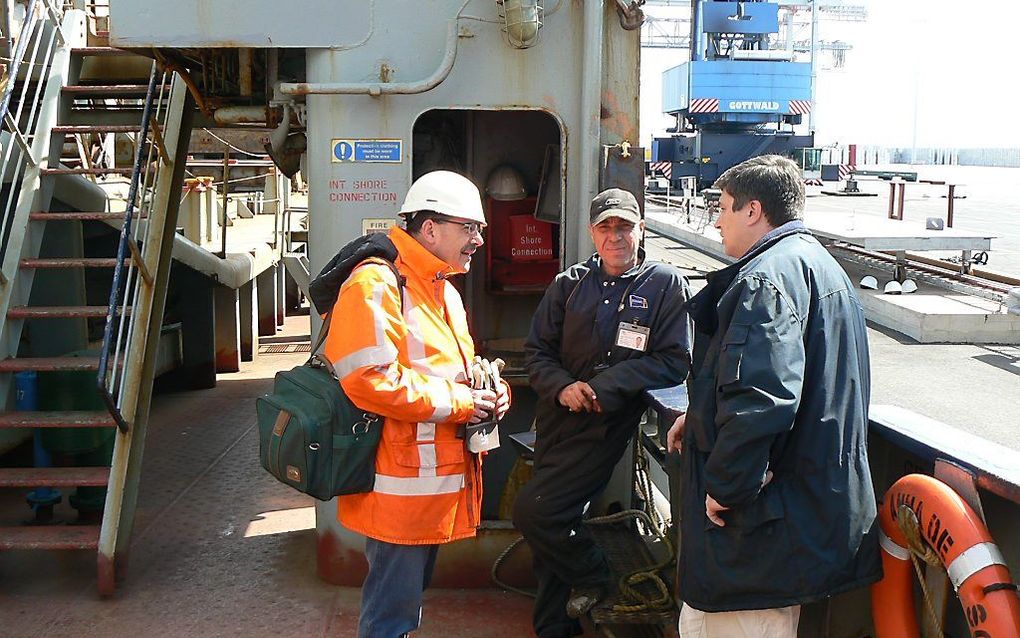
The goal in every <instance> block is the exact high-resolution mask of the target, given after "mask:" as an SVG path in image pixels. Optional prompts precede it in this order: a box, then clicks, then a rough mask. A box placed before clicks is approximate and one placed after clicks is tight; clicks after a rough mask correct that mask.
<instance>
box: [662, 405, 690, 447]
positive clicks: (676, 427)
mask: <svg viewBox="0 0 1020 638" xmlns="http://www.w3.org/2000/svg"><path fill="white" fill-rule="evenodd" d="M686 422H687V414H686V413H685V414H681V415H680V416H678V417H677V418H676V421H673V425H672V426H671V427H670V428H669V431H668V432H666V451H667V452H682V451H683V449H682V448H683V446H684V424H685V423H686Z"/></svg>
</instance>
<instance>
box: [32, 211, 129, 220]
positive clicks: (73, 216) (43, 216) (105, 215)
mask: <svg viewBox="0 0 1020 638" xmlns="http://www.w3.org/2000/svg"><path fill="white" fill-rule="evenodd" d="M28 218H29V219H30V220H32V221H42V222H47V221H49V222H56V221H93V220H96V221H98V220H103V219H124V212H123V211H121V212H117V213H109V212H102V213H100V212H86V213H79V212H66V213H65V212H58V213H53V212H49V211H37V212H34V213H29V214H28Z"/></svg>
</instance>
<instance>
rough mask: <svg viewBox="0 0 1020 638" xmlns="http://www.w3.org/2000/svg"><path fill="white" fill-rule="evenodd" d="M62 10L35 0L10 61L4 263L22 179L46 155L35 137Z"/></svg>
mask: <svg viewBox="0 0 1020 638" xmlns="http://www.w3.org/2000/svg"><path fill="white" fill-rule="evenodd" d="M61 15H62V10H61V9H59V8H57V7H55V6H54V5H52V4H50V3H49V2H47V1H46V0H31V1H30V2H29V4H28V9H27V11H26V13H25V19H24V22H23V23H22V27H21V31H20V33H19V34H18V36H17V40H16V43H15V47H14V51H13V55H12V56H11V60H10V61H9V68H8V70H7V85H6V86H5V87H4V91H3V98H2V101H0V131H3V134H4V136H3V137H5V138H7V139H4V140H3V156H2V159H0V177H2V178H3V182H6V183H9V184H10V188H8V189H7V193H6V196H4V197H3V200H2V202H0V206H2V207H3V208H2V213H0V214H2V220H0V228H2V232H0V263H3V262H4V259H5V257H6V255H7V252H8V249H9V248H11V246H10V244H11V232H12V230H13V229H14V218H15V213H16V210H17V206H18V199H19V195H20V189H18V188H17V185H18V184H19V183H20V182H21V181H22V180H23V178H24V176H25V172H26V170H27V169H28V168H29V167H30V166H31V167H35V166H38V165H39V163H40V161H42V160H43V158H41V157H37V155H36V154H35V153H33V149H32V138H33V132H34V130H35V126H36V122H37V121H38V119H39V114H40V112H41V111H42V109H43V89H44V88H45V83H44V82H43V80H44V78H46V77H47V76H48V71H49V68H50V66H51V64H52V63H53V58H54V56H55V54H56V52H57V48H58V44H59V42H58V38H60V39H62V38H63V34H62V32H61V30H60V19H61ZM12 275H13V273H7V272H5V273H3V279H4V281H5V282H6V280H8V279H12V278H13V277H12Z"/></svg>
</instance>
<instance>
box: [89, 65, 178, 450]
mask: <svg viewBox="0 0 1020 638" xmlns="http://www.w3.org/2000/svg"><path fill="white" fill-rule="evenodd" d="M171 76H172V73H166V72H165V71H163V70H160V69H157V65H155V64H153V67H152V73H151V75H150V78H149V88H148V91H147V92H146V97H145V104H144V106H143V109H142V121H141V127H140V132H139V134H138V138H137V142H136V145H137V152H136V154H135V164H134V169H133V172H132V174H131V185H130V187H129V189H128V195H127V207H126V210H125V211H124V218H123V225H122V226H121V232H120V242H119V245H118V247H117V265H116V266H115V268H114V272H113V285H112V286H111V289H110V302H109V306H108V309H107V314H106V328H105V330H104V331H103V349H102V351H101V353H100V359H99V372H98V375H97V379H96V382H97V386H98V388H99V392H100V395H101V396H102V398H103V401H104V402H105V403H106V407H107V409H108V410H109V411H110V415H111V416H112V417H113V419H114V420H115V421H116V422H117V427H118V428H120V430H121V431H122V432H127V431H128V429H129V423H128V419H129V418H130V416H128V417H125V415H124V410H123V402H124V397H125V392H126V391H127V390H128V388H129V385H130V383H131V381H130V380H128V378H127V376H126V375H127V374H128V372H129V366H128V365H127V358H128V357H130V356H136V355H140V354H141V351H142V348H140V347H138V346H140V345H143V344H134V343H132V338H133V337H132V335H134V334H136V330H135V329H134V324H135V321H136V320H137V317H139V316H140V315H141V314H142V313H139V312H138V310H139V307H138V302H139V299H140V297H139V291H140V290H141V289H142V286H149V287H151V286H153V285H154V280H153V276H152V273H150V272H149V270H148V269H147V268H146V266H145V261H144V260H143V258H142V252H143V246H142V244H141V237H142V233H143V232H144V231H143V228H144V224H143V223H141V220H146V219H150V218H152V217H154V215H152V213H153V212H154V211H153V205H154V203H155V202H156V198H155V197H154V192H155V188H156V184H157V183H158V181H159V177H160V172H161V171H163V170H165V169H169V167H171V166H172V164H173V161H172V158H170V157H169V156H168V155H167V149H166V146H165V144H164V141H163V136H162V131H163V130H165V125H166V122H167V119H168V116H169V114H170V108H169V106H170V78H171ZM134 382H135V383H137V382H138V380H134Z"/></svg>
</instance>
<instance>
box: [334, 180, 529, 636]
mask: <svg viewBox="0 0 1020 638" xmlns="http://www.w3.org/2000/svg"><path fill="white" fill-rule="evenodd" d="M400 214H401V215H403V216H405V220H406V230H401V229H399V228H394V229H393V230H391V231H390V235H389V238H390V240H391V241H392V242H393V244H394V246H395V247H396V249H397V259H396V260H395V262H394V263H395V265H396V268H397V271H398V272H399V273H400V276H401V277H402V278H403V279H404V282H403V286H402V293H403V299H401V298H400V296H399V295H400V294H401V286H399V285H398V282H397V279H396V275H395V274H394V273H393V271H392V270H391V269H390V268H389V267H388V266H387V265H386V264H385V262H382V261H380V260H376V259H372V258H370V259H367V260H365V261H364V262H362V264H361V265H359V266H358V267H357V268H355V270H354V272H353V273H352V274H351V276H350V277H349V278H348V279H347V281H346V282H345V283H344V285H343V286H342V287H341V289H340V295H339V297H338V299H337V302H336V306H335V310H334V312H333V318H332V325H331V329H330V331H329V337H328V338H327V340H326V349H325V353H326V356H328V357H329V359H330V361H331V362H332V363H333V366H334V368H335V369H336V373H337V377H338V378H339V379H340V380H341V385H343V388H344V391H345V392H346V393H347V396H348V397H349V398H350V399H351V401H353V402H354V404H355V405H357V406H358V407H359V408H361V409H363V410H367V411H371V412H375V413H376V414H379V415H380V416H382V417H384V418H385V422H384V425H383V430H382V440H381V442H380V443H379V450H378V452H377V455H376V477H375V488H374V489H373V491H372V492H369V493H367V494H355V495H351V496H341V497H339V499H338V501H339V505H338V509H337V518H338V519H339V521H340V522H341V523H342V524H343V525H344V526H345V527H347V528H348V529H350V530H353V531H355V532H358V533H360V534H364V535H365V536H366V539H367V540H366V548H365V555H366V557H367V558H368V576H367V577H366V579H365V583H364V585H363V587H362V601H361V615H360V617H359V621H358V637H359V638H397V637H399V636H403V635H405V634H407V633H408V632H410V631H413V630H414V629H416V628H417V627H418V623H419V619H420V617H421V600H422V591H423V590H424V589H425V587H427V585H428V582H429V579H430V577H431V574H432V567H433V565H434V563H435V557H436V551H437V549H438V546H439V544H441V543H448V542H450V541H454V540H457V539H460V538H468V537H471V536H474V535H475V531H476V528H477V527H478V524H479V520H480V512H481V502H482V482H481V479H482V474H481V457H480V456H479V455H476V454H473V453H470V452H468V451H467V449H466V448H465V443H464V440H463V438H460V437H458V426H463V424H465V423H468V422H471V423H477V422H480V421H481V420H482V419H483V418H486V417H487V416H488V415H489V414H491V413H492V412H493V411H495V413H496V416H497V417H498V418H500V417H502V416H503V414H505V413H506V411H507V409H509V406H510V397H509V392H508V389H507V386H506V385H505V384H501V385H500V388H499V390H498V391H497V392H491V391H485V390H472V389H471V387H470V385H469V383H470V381H469V378H470V377H469V367H470V364H471V361H472V360H473V358H474V344H473V342H472V340H471V335H470V334H469V332H468V324H467V316H466V315H465V312H464V305H463V301H462V300H461V297H460V293H459V292H458V291H457V289H456V288H454V286H453V284H451V283H450V282H449V281H448V278H449V277H450V276H452V275H457V274H462V273H466V272H467V271H468V269H469V268H470V265H471V257H472V255H473V254H474V252H475V251H476V250H477V249H478V247H479V246H481V245H482V243H483V240H482V228H484V226H485V217H484V215H483V213H482V204H481V198H480V196H479V193H478V188H477V187H476V186H475V185H474V184H472V183H471V181H470V180H468V179H467V178H465V177H463V176H461V175H458V174H456V173H451V172H448V171H434V172H432V173H427V174H425V175H423V176H422V177H420V178H419V179H418V180H417V181H415V182H414V183H413V184H412V185H411V188H410V189H408V192H407V197H406V198H405V200H404V204H403V206H402V207H401V209H400Z"/></svg>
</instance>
